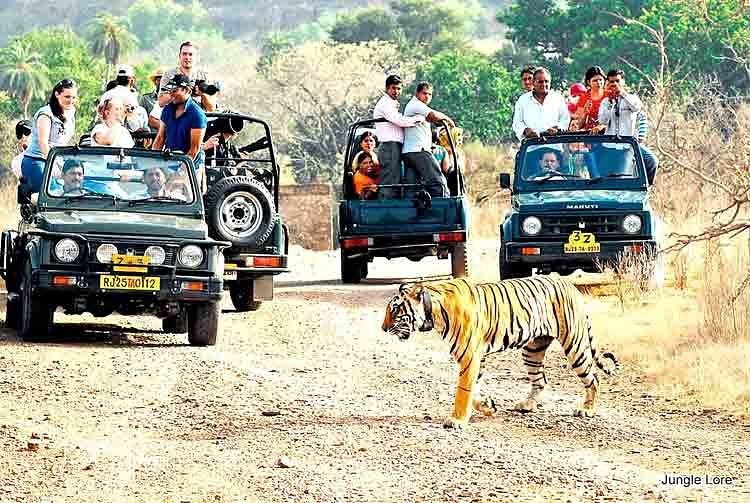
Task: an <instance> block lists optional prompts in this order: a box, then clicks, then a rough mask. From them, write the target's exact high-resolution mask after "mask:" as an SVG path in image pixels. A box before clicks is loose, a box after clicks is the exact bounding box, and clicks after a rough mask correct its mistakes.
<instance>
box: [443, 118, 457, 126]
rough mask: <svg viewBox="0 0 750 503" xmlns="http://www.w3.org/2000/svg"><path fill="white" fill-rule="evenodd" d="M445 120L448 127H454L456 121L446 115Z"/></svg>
mask: <svg viewBox="0 0 750 503" xmlns="http://www.w3.org/2000/svg"><path fill="white" fill-rule="evenodd" d="M445 122H447V123H448V125H449V126H450V127H456V123H455V122H453V119H451V118H450V117H446V118H445Z"/></svg>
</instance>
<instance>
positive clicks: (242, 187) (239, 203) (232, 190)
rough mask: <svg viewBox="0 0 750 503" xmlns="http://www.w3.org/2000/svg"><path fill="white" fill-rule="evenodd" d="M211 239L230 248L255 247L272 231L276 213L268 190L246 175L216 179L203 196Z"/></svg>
mask: <svg viewBox="0 0 750 503" xmlns="http://www.w3.org/2000/svg"><path fill="white" fill-rule="evenodd" d="M204 201H205V203H206V215H207V221H208V226H209V232H210V233H211V236H212V237H214V238H216V239H220V240H224V241H229V242H231V243H232V245H234V246H258V245H260V244H263V243H264V242H265V241H266V240H267V239H268V237H269V236H270V235H271V233H272V232H273V227H274V224H275V222H276V211H275V209H274V205H273V196H272V195H271V193H270V192H268V189H266V187H265V186H264V185H263V184H262V183H261V182H259V181H258V180H255V179H254V178H251V177H249V176H230V177H227V178H224V179H222V180H219V181H218V182H217V183H216V184H214V186H213V187H211V188H210V189H209V191H208V192H207V193H206V195H205V196H204Z"/></svg>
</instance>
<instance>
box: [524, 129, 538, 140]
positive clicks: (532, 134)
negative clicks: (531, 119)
mask: <svg viewBox="0 0 750 503" xmlns="http://www.w3.org/2000/svg"><path fill="white" fill-rule="evenodd" d="M523 137H524V138H539V134H537V132H536V131H534V130H533V129H531V128H530V127H527V128H526V129H524V130H523Z"/></svg>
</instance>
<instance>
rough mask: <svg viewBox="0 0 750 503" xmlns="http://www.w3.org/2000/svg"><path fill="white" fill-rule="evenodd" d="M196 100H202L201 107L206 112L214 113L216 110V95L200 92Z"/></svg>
mask: <svg viewBox="0 0 750 503" xmlns="http://www.w3.org/2000/svg"><path fill="white" fill-rule="evenodd" d="M195 97H196V98H200V102H201V107H203V110H205V111H206V112H213V111H214V110H216V95H214V96H211V95H210V94H203V93H202V92H200V91H198V92H197V93H196V95H195Z"/></svg>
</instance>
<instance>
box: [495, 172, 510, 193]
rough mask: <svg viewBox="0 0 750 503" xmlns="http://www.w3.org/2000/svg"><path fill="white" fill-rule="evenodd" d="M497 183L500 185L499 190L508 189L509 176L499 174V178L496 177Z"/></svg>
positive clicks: (507, 174)
mask: <svg viewBox="0 0 750 503" xmlns="http://www.w3.org/2000/svg"><path fill="white" fill-rule="evenodd" d="M498 182H499V184H500V188H501V189H510V174H509V173H500V176H499V177H498Z"/></svg>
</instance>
